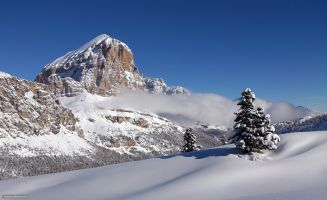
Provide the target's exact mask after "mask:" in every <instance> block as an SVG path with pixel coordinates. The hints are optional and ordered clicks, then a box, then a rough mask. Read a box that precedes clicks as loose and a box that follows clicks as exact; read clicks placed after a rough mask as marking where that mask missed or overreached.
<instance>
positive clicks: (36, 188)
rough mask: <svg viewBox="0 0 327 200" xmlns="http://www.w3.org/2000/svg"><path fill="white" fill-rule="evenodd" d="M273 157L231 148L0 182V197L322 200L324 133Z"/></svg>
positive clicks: (326, 180)
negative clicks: (241, 153) (240, 151)
mask: <svg viewBox="0 0 327 200" xmlns="http://www.w3.org/2000/svg"><path fill="white" fill-rule="evenodd" d="M281 141H282V142H280V143H279V148H278V150H277V151H275V152H267V153H265V154H263V155H257V154H254V155H238V153H239V152H238V151H237V149H236V148H235V147H234V146H231V145H227V146H222V147H219V148H215V149H209V150H203V151H197V152H191V153H185V154H180V155H177V156H172V157H164V158H154V159H148V160H144V161H135V162H128V163H122V164H118V165H112V166H107V167H99V168H95V169H86V170H77V171H72V172H64V173H57V174H50V175H43V176H35V177H29V178H20V179H15V180H8V181H1V182H0V194H2V195H4V194H7V195H10V194H21V195H27V196H28V198H29V199H33V200H44V199H47V200H57V199H79V200H89V199H93V200H105V199H106V200H107V199H112V200H127V199H128V200H153V199H156V200H167V199H189V200H198V199H202V200H217V199H222V200H225V199H228V200H262V199H264V200H276V199H278V200H283V199H285V200H289V199H297V200H312V199H314V200H324V199H326V196H327V190H326V185H327V174H326V173H325V172H326V170H327V160H326V159H325V158H326V152H327V132H326V131H324V132H307V133H293V134H285V135H283V136H282V140H281Z"/></svg>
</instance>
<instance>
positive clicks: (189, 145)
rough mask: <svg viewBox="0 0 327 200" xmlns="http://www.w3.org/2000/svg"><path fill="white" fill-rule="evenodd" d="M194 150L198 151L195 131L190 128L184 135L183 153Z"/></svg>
mask: <svg viewBox="0 0 327 200" xmlns="http://www.w3.org/2000/svg"><path fill="white" fill-rule="evenodd" d="M194 150H197V145H196V137H195V135H194V133H193V129H191V128H188V129H186V131H185V134H184V146H183V152H190V151H194Z"/></svg>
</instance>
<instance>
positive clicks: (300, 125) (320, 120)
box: [274, 114, 327, 134]
mask: <svg viewBox="0 0 327 200" xmlns="http://www.w3.org/2000/svg"><path fill="white" fill-rule="evenodd" d="M274 126H275V128H276V132H277V133H279V134H282V133H290V132H305V131H322V130H327V114H321V115H316V116H307V117H303V118H300V119H298V120H295V121H287V122H278V123H276V124H275V125H274Z"/></svg>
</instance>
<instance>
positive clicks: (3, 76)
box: [0, 71, 11, 78]
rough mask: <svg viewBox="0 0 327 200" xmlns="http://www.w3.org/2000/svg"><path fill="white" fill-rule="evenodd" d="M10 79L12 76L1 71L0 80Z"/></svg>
mask: <svg viewBox="0 0 327 200" xmlns="http://www.w3.org/2000/svg"><path fill="white" fill-rule="evenodd" d="M9 77H11V75H10V74H7V73H5V72H2V71H0V78H9Z"/></svg>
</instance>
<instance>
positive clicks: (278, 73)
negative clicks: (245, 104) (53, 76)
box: [0, 0, 327, 111]
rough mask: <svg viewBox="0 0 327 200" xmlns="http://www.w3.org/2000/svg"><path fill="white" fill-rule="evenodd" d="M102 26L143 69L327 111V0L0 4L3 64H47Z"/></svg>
mask: <svg viewBox="0 0 327 200" xmlns="http://www.w3.org/2000/svg"><path fill="white" fill-rule="evenodd" d="M102 33H106V34H108V35H110V36H112V37H114V38H117V39H119V40H121V41H123V42H125V43H127V44H128V45H129V46H130V47H131V49H132V50H133V53H134V56H135V62H136V64H137V65H138V67H139V69H140V71H141V72H142V73H143V74H144V75H146V76H154V77H163V78H164V79H165V80H166V81H167V82H168V83H169V84H173V85H182V86H184V87H187V88H190V89H191V90H192V91H195V92H212V93H217V94H220V95H223V96H226V97H228V98H236V97H237V96H239V94H240V92H241V90H242V89H243V88H245V87H251V88H253V90H254V91H255V92H256V94H257V96H259V97H261V98H265V99H269V100H272V101H288V102H292V103H294V104H296V105H303V106H307V107H310V108H314V109H320V110H324V111H327V90H326V86H327V1H318V0H310V1H309V0H307V1H301V0H294V1H289V0H280V1H279V0H271V1H269V0H264V1H262V0H258V1H253V0H248V1H244V0H225V1H223V0H221V1H214V0H212V1H209V0H208V1H204V0H201V1H200V0H198V1H191V0H179V1H178V0H157V1H150V0H148V1H142V0H138V1H134V0H124V1H96V0H92V1H91V0H90V1H87V0H84V1H83V0H79V1H59V0H56V1H54V0H52V1H50V0H49V1H33V0H31V1H23V0H21V1H15V0H1V1H0V70H1V71H5V72H8V73H10V74H13V75H16V76H19V77H23V78H26V79H29V80H33V79H34V77H35V75H36V74H37V73H38V72H39V71H40V70H41V68H42V66H44V65H45V64H47V63H49V62H51V61H52V60H54V59H55V58H57V57H59V56H62V55H63V54H65V53H66V52H67V51H70V50H73V49H76V48H78V47H80V46H81V45H83V44H84V43H86V42H88V41H89V40H91V39H92V38H94V37H96V36H97V35H100V34H102Z"/></svg>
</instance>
